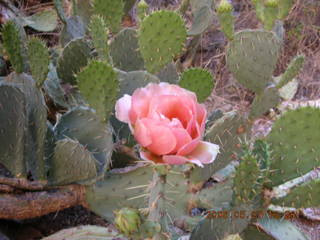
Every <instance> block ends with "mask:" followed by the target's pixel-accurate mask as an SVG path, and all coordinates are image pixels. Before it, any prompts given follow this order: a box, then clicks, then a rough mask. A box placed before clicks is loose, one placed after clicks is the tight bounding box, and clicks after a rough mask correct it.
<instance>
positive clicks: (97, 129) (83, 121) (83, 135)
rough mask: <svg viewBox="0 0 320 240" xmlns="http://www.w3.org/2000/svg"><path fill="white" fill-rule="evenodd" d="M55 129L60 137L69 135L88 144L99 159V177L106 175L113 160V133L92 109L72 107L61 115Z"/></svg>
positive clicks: (85, 144) (88, 147)
mask: <svg viewBox="0 0 320 240" xmlns="http://www.w3.org/2000/svg"><path fill="white" fill-rule="evenodd" d="M54 130H55V134H56V136H57V138H58V139H63V138H65V137H69V138H71V139H73V140H77V141H79V142H80V143H81V144H82V145H83V146H86V147H87V149H88V150H89V151H90V152H91V153H92V154H93V155H94V157H95V158H96V159H97V161H96V165H97V167H96V168H97V170H98V177H102V176H104V173H105V171H106V169H107V167H108V166H109V164H110V162H111V154H112V149H113V141H112V134H111V131H110V129H109V127H108V126H107V125H105V124H104V123H102V122H101V121H100V119H99V118H98V117H97V115H95V114H94V113H93V111H92V110H91V109H89V108H85V107H77V108H74V109H71V110H70V111H68V112H67V113H65V114H64V115H63V116H62V117H61V119H60V120H59V122H58V123H57V124H56V126H55V128H54Z"/></svg>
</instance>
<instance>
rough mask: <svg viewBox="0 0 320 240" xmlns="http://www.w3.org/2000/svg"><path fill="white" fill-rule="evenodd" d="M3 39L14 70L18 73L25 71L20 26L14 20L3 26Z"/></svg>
mask: <svg viewBox="0 0 320 240" xmlns="http://www.w3.org/2000/svg"><path fill="white" fill-rule="evenodd" d="M2 39H3V47H4V48H5V50H6V52H7V54H8V56H9V59H10V62H11V64H12V66H13V68H14V70H15V71H16V72H17V73H22V72H23V71H25V55H24V54H25V53H24V45H23V42H22V41H23V40H22V38H21V34H20V30H19V26H18V25H17V24H16V23H15V22H13V21H8V22H7V23H6V24H5V25H3V27H2Z"/></svg>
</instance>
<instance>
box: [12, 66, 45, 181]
mask: <svg viewBox="0 0 320 240" xmlns="http://www.w3.org/2000/svg"><path fill="white" fill-rule="evenodd" d="M6 81H7V82H12V83H15V84H16V86H17V87H19V88H20V90H21V91H22V92H23V93H24V95H25V105H26V118H27V125H26V126H25V131H26V139H25V149H24V151H25V152H24V159H25V163H26V171H27V172H28V173H31V175H32V177H33V179H35V180H42V179H45V178H46V173H45V161H44V142H45V136H46V130H47V125H46V122H47V109H46V105H45V100H44V97H43V95H42V93H41V91H40V90H39V89H38V88H37V87H36V82H35V81H34V80H33V79H32V77H31V76H29V75H27V74H25V73H22V74H17V73H15V72H13V73H11V74H10V75H9V76H7V78H6Z"/></svg>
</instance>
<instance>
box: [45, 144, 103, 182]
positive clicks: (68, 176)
mask: <svg viewBox="0 0 320 240" xmlns="http://www.w3.org/2000/svg"><path fill="white" fill-rule="evenodd" d="M95 161H96V160H95V158H94V157H93V155H92V153H91V152H89V151H88V150H87V149H86V147H85V146H83V145H81V144H80V143H79V142H77V141H75V140H72V139H62V140H59V141H57V142H56V146H55V149H54V155H53V159H52V161H51V162H50V168H49V183H50V184H51V185H66V184H71V183H83V181H90V180H92V179H94V178H96V177H97V171H96V165H95Z"/></svg>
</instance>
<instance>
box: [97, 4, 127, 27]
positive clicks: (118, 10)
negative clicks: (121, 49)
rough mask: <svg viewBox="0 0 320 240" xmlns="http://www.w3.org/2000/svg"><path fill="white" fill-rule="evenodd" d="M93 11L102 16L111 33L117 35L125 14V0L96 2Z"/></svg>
mask: <svg viewBox="0 0 320 240" xmlns="http://www.w3.org/2000/svg"><path fill="white" fill-rule="evenodd" d="M93 11H94V13H95V14H99V15H101V16H102V17H103V18H104V19H105V21H106V24H107V26H108V28H109V29H110V30H111V32H114V33H115V32H117V31H118V30H119V27H120V24H121V20H122V16H123V14H124V2H123V0H94V1H93Z"/></svg>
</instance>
